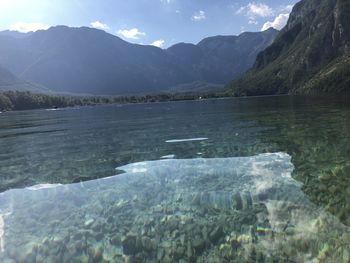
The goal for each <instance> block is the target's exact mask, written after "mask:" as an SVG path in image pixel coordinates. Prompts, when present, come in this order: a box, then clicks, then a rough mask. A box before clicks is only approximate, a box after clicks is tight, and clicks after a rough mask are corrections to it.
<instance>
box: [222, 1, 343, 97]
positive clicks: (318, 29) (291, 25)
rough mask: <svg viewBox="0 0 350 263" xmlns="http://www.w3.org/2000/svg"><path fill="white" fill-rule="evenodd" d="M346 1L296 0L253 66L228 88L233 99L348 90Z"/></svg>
mask: <svg viewBox="0 0 350 263" xmlns="http://www.w3.org/2000/svg"><path fill="white" fill-rule="evenodd" d="M349 44H350V1H348V0H302V1H301V2H299V3H298V4H296V5H295V7H294V8H293V11H292V13H291V15H290V18H289V21H288V24H287V25H286V27H285V28H284V29H283V30H282V31H281V32H280V34H279V35H278V36H277V38H276V40H275V42H274V43H273V44H272V45H271V46H269V47H268V48H266V49H265V50H264V51H263V52H261V53H260V54H259V55H258V57H257V60H256V62H255V65H254V67H253V68H252V69H251V70H250V71H249V72H247V73H246V74H245V75H243V76H242V77H241V78H239V79H238V80H235V81H233V82H232V83H231V84H230V85H229V86H228V88H229V89H230V90H231V92H233V93H234V94H235V95H262V94H263V95H266V94H281V93H320V92H344V91H349V90H350V88H349V85H348V83H349V80H350V67H349V66H350V63H349V59H348V57H349V54H350V49H349Z"/></svg>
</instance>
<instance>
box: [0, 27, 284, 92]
mask: <svg viewBox="0 0 350 263" xmlns="http://www.w3.org/2000/svg"><path fill="white" fill-rule="evenodd" d="M276 34H277V31H276V30H267V31H265V32H257V33H250V34H248V36H249V37H248V40H250V39H252V41H251V43H252V44H251V45H249V44H245V45H242V44H241V43H239V44H240V45H241V46H242V47H245V48H246V47H247V46H248V48H247V50H246V51H245V52H237V51H236V50H235V48H236V47H234V46H232V45H230V44H227V43H231V42H230V41H231V40H230V41H228V40H227V39H230V37H231V36H217V37H211V38H206V39H204V40H203V41H201V42H199V43H198V44H197V45H194V44H184V43H180V44H178V45H174V46H172V47H169V48H168V49H160V48H157V47H154V46H149V45H148V46H147V45H138V44H131V43H128V42H126V41H124V40H122V39H121V38H119V37H117V36H114V35H111V34H109V33H107V32H105V31H102V30H97V29H92V28H88V27H81V28H70V27H67V26H56V27H51V28H50V29H48V30H39V31H37V32H34V33H32V34H29V35H28V36H26V37H25V38H14V37H10V36H8V35H6V34H5V35H4V34H1V33H0V64H1V65H2V66H4V67H5V68H7V69H8V70H10V71H11V72H12V73H13V74H15V75H16V76H18V77H20V78H21V79H24V80H27V81H30V82H34V83H39V84H40V85H43V86H45V87H47V88H49V89H51V90H53V91H55V92H72V93H85V94H93V95H101V94H103V95H126V94H148V93H156V92H162V91H167V90H173V89H174V87H176V86H178V85H180V86H181V85H184V84H188V83H192V82H203V83H205V82H206V83H215V84H222V85H223V84H225V83H226V82H227V81H229V80H230V79H232V78H234V77H236V76H237V75H239V74H241V73H242V72H243V71H245V70H246V69H248V68H249V67H250V66H251V64H252V63H253V61H254V59H255V58H254V59H251V57H253V56H256V54H257V53H258V51H260V50H262V49H263V48H264V47H266V46H267V45H269V44H271V43H272V41H273V39H274V37H275V36H276ZM242 35H243V37H244V38H246V35H244V34H242ZM242 35H241V36H242ZM222 38H224V39H225V40H222ZM234 38H235V39H236V38H237V39H241V38H242V37H240V36H235V37H234ZM248 40H247V41H248ZM213 41H214V42H215V41H218V42H219V43H221V45H222V46H223V47H225V48H226V49H225V50H226V51H225V52H226V53H225V52H224V53H220V52H222V51H218V48H215V47H214V49H213V47H212V46H210V45H208V43H213ZM254 45H255V46H254ZM184 46H185V48H184ZM191 48H192V49H193V50H191V51H190V52H189V53H188V49H191ZM249 48H250V49H249ZM220 49H221V48H220ZM231 53H232V54H233V53H234V55H232V54H231ZM242 53H243V54H242ZM238 56H243V57H247V58H248V60H249V61H248V62H246V63H245V64H243V63H236V61H239V59H238ZM227 57H230V58H234V59H230V60H228V59H227ZM240 59H241V58H240Z"/></svg>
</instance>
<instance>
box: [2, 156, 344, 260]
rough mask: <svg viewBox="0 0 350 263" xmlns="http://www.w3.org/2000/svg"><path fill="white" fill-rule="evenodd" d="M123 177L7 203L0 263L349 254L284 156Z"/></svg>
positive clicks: (132, 168)
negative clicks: (306, 192) (307, 194)
mask: <svg viewBox="0 0 350 263" xmlns="http://www.w3.org/2000/svg"><path fill="white" fill-rule="evenodd" d="M117 169H118V170H121V171H124V173H122V174H119V175H117V176H113V177H109V178H104V179H98V180H94V181H90V182H84V183H77V184H72V185H38V186H36V187H30V188H27V189H18V190H10V191H7V192H4V193H3V194H1V196H0V209H1V213H2V216H1V218H2V220H3V222H4V224H3V226H2V229H1V230H2V231H3V235H2V236H1V241H2V244H3V247H2V250H3V252H2V253H1V255H0V258H1V260H2V262H6V260H7V261H8V262H11V260H15V261H16V262H24V261H25V262H125V261H126V262H130V260H135V261H136V260H139V261H140V262H192V261H196V262H225V261H227V262H250V261H251V260H253V259H254V258H260V260H264V261H266V262H270V261H271V262H273V261H272V260H276V259H278V260H281V261H282V262H308V261H309V262H315V260H320V261H322V260H324V259H325V258H326V257H327V258H328V259H329V260H330V261H329V262H332V261H331V260H337V259H343V258H344V257H347V254H346V253H347V252H346V251H348V249H349V248H350V247H349V245H348V244H347V245H346V243H344V242H341V241H340V240H339V242H337V241H338V240H337V239H338V238H339V237H340V238H342V239H344V240H350V229H349V228H348V227H346V226H344V225H343V224H342V223H341V222H340V221H339V220H338V219H337V218H335V217H334V216H332V215H330V214H329V213H328V212H326V211H325V210H324V209H320V208H318V207H317V206H316V205H315V204H313V203H312V202H310V200H309V199H308V197H307V196H306V195H305V194H304V193H303V192H302V191H301V184H300V183H299V182H297V181H295V180H294V179H293V178H292V177H291V173H292V171H293V169H294V167H293V164H292V163H291V157H290V156H289V155H288V154H286V153H271V154H260V155H257V156H253V157H234V158H213V159H203V158H199V159H187V160H185V159H182V160H176V159H175V160H159V161H148V162H141V163H134V164H130V165H126V166H122V167H118V168H117ZM344 259H346V258H344ZM333 262H334V261H333Z"/></svg>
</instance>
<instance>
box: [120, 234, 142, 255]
mask: <svg viewBox="0 0 350 263" xmlns="http://www.w3.org/2000/svg"><path fill="white" fill-rule="evenodd" d="M122 245H123V253H124V254H125V255H136V254H137V253H138V252H140V248H139V246H138V242H137V236H136V235H132V234H128V235H127V236H126V237H124V238H123V240H122Z"/></svg>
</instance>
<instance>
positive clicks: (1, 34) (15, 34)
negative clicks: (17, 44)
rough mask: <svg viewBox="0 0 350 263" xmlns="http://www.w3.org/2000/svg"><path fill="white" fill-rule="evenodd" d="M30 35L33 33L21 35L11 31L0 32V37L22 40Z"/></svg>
mask: <svg viewBox="0 0 350 263" xmlns="http://www.w3.org/2000/svg"><path fill="white" fill-rule="evenodd" d="M31 34H33V32H28V33H22V32H18V31H12V30H4V31H0V36H11V37H14V38H24V37H27V36H29V35H31Z"/></svg>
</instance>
